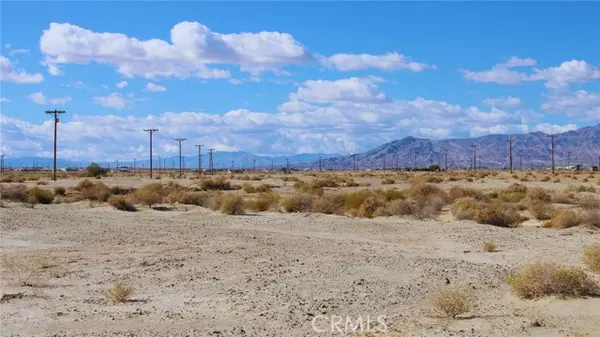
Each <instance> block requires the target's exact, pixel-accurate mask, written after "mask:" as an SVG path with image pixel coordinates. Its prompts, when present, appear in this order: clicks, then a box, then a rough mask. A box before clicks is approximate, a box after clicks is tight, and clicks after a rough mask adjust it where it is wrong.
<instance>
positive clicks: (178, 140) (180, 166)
mask: <svg viewBox="0 0 600 337" xmlns="http://www.w3.org/2000/svg"><path fill="white" fill-rule="evenodd" d="M185 140H186V139H185V138H175V141H176V142H178V143H179V179H181V175H182V173H183V172H182V165H183V160H182V158H181V142H183V141H185Z"/></svg>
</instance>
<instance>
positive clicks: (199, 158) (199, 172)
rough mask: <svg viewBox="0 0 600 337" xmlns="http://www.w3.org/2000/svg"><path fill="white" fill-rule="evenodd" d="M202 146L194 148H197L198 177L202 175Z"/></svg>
mask: <svg viewBox="0 0 600 337" xmlns="http://www.w3.org/2000/svg"><path fill="white" fill-rule="evenodd" d="M203 146H204V145H202V144H197V145H196V147H197V148H198V175H201V174H202V147H203Z"/></svg>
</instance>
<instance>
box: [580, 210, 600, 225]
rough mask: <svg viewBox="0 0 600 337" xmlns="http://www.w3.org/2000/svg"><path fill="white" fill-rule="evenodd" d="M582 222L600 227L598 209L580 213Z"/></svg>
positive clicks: (599, 212)
mask: <svg viewBox="0 0 600 337" xmlns="http://www.w3.org/2000/svg"><path fill="white" fill-rule="evenodd" d="M582 219H583V223H584V224H586V225H590V226H593V227H596V228H598V229H600V211H599V210H593V209H590V210H587V211H585V212H583V215H582Z"/></svg>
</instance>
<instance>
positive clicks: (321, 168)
mask: <svg viewBox="0 0 600 337" xmlns="http://www.w3.org/2000/svg"><path fill="white" fill-rule="evenodd" d="M322 171H323V166H322V164H321V157H319V172H322Z"/></svg>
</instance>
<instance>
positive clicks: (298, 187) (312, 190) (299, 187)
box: [293, 181, 325, 195]
mask: <svg viewBox="0 0 600 337" xmlns="http://www.w3.org/2000/svg"><path fill="white" fill-rule="evenodd" d="M293 187H294V190H295V191H296V192H299V193H307V194H314V195H323V193H325V191H324V190H323V187H321V186H318V185H315V184H312V183H311V184H309V183H307V182H304V181H297V182H295V183H294V186H293Z"/></svg>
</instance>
